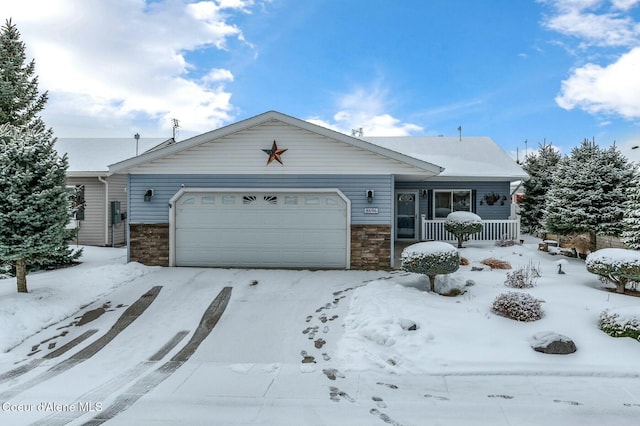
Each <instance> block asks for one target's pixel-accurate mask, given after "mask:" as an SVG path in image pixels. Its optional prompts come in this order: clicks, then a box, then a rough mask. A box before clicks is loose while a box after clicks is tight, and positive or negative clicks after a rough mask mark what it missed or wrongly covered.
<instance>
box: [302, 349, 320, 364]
mask: <svg viewBox="0 0 640 426" xmlns="http://www.w3.org/2000/svg"><path fill="white" fill-rule="evenodd" d="M300 355H301V356H302V363H303V364H315V363H316V359H315V358H314V357H312V356H311V355H308V354H307V351H300Z"/></svg>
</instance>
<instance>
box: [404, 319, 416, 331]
mask: <svg viewBox="0 0 640 426" xmlns="http://www.w3.org/2000/svg"><path fill="white" fill-rule="evenodd" d="M400 327H402V329H403V330H407V331H416V330H417V329H418V324H416V323H415V322H414V321H411V320H408V319H401V320H400Z"/></svg>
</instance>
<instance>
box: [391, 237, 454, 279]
mask: <svg viewBox="0 0 640 426" xmlns="http://www.w3.org/2000/svg"><path fill="white" fill-rule="evenodd" d="M401 260H402V265H401V268H402V270H404V271H408V272H414V273H416V274H424V275H426V276H428V277H429V283H430V286H431V291H435V279H436V275H440V274H450V273H452V272H455V271H457V270H458V268H459V267H460V254H459V253H458V250H456V248H455V247H453V246H452V245H451V244H448V243H443V242H438V241H429V242H426V243H418V244H412V245H410V246H409V247H407V248H405V249H404V250H403V251H402V255H401Z"/></svg>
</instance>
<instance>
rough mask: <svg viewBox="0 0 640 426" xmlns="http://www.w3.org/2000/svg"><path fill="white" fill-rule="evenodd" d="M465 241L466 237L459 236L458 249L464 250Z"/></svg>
mask: <svg viewBox="0 0 640 426" xmlns="http://www.w3.org/2000/svg"><path fill="white" fill-rule="evenodd" d="M463 241H464V236H462V235H460V236H458V248H462V242H463Z"/></svg>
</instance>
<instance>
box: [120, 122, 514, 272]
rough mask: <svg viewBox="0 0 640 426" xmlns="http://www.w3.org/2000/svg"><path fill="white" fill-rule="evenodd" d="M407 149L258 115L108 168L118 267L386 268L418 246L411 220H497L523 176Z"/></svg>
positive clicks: (460, 152)
mask: <svg viewBox="0 0 640 426" xmlns="http://www.w3.org/2000/svg"><path fill="white" fill-rule="evenodd" d="M414 139H415V138H367V139H366V140H365V139H361V138H355V137H351V136H347V135H344V134H342V133H338V132H335V131H333V130H329V129H326V128H324V127H320V126H317V125H314V124H311V123H309V122H306V121H303V120H300V119H297V118H294V117H291V116H288V115H285V114H282V113H279V112H275V111H270V112H266V113H263V114H260V115H257V116H255V117H252V118H249V119H246V120H243V121H239V122H237V123H234V124H231V125H228V126H226V127H222V128H219V129H217V130H214V131H211V132H208V133H204V134H201V135H199V136H195V137H193V138H190V139H187V140H184V141H181V142H177V143H174V144H170V145H167V146H163V147H159V148H157V149H154V150H151V151H147V152H145V153H143V154H141V155H139V156H136V157H133V158H129V159H127V160H124V161H120V162H117V163H115V164H112V165H110V166H109V174H110V176H111V175H126V176H127V184H126V189H127V192H126V193H127V196H128V200H127V203H128V206H129V211H128V231H129V232H128V256H129V259H130V260H131V261H138V262H141V263H144V264H148V265H166V266H220V267H265V268H272V267H273V268H340V269H342V268H346V269H348V268H353V269H380V268H382V269H388V268H390V267H391V266H393V259H394V254H395V247H396V245H395V242H396V241H418V240H421V239H423V234H424V230H423V229H422V228H423V221H427V220H432V221H433V220H439V219H440V220H439V222H440V223H441V222H442V220H441V219H443V218H444V217H446V213H447V212H449V211H453V210H469V211H475V212H476V213H477V214H479V215H480V216H483V217H486V218H492V219H505V220H506V219H508V217H509V212H510V207H509V201H508V196H509V184H510V181H511V180H516V179H523V178H525V177H526V174H524V172H522V170H521V169H520V168H519V167H518V166H517V165H516V164H515V161H513V160H512V159H510V158H509V157H508V155H507V154H506V153H504V151H502V150H501V149H500V148H499V147H498V146H497V145H496V144H495V143H494V142H493V141H491V140H490V139H489V138H469V140H467V138H462V141H457V140H456V141H452V140H450V139H448V138H441V139H439V140H438V141H439V142H440V143H437V142H438V141H431V142H429V143H428V144H427V143H426V142H427V140H428V139H430V138H417V139H415V141H414ZM418 139H420V140H418ZM414 142H415V143H414ZM454 142H455V143H456V145H453V143H454ZM474 144H478V145H479V146H478V147H475V146H474ZM447 146H448V147H447ZM430 151H432V152H433V159H431V155H430ZM449 168H450V169H449ZM503 195H504V196H506V198H505V200H503V199H502V197H503ZM494 197H498V199H497V200H494ZM422 216H424V218H423V217H422Z"/></svg>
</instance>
